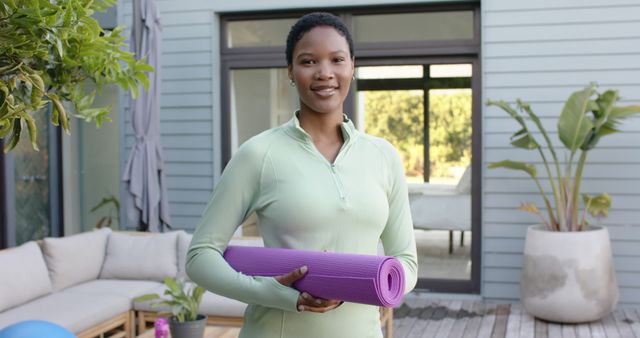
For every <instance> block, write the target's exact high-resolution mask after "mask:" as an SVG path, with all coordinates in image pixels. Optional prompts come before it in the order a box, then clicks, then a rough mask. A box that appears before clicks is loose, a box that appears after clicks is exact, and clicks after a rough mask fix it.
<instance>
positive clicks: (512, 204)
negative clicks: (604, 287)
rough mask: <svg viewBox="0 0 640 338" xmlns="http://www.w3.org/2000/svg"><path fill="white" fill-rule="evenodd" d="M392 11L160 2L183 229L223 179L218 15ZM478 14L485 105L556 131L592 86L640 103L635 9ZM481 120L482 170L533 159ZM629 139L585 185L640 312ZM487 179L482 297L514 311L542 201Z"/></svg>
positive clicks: (635, 142) (496, 119) (560, 5)
mask: <svg viewBox="0 0 640 338" xmlns="http://www.w3.org/2000/svg"><path fill="white" fill-rule="evenodd" d="M405 2H406V3H411V2H415V3H424V2H425V1H405ZM390 3H396V2H394V1H389V0H387V1H379V0H361V1H357V0H350V1H338V0H333V1H330V0H324V1H321V0H318V1H305V2H304V3H303V2H301V1H292V0H277V1H276V0H272V1H248V0H236V1H210V0H189V1H179V2H178V1H172V0H159V1H158V4H159V8H160V12H161V16H162V22H163V27H164V28H163V53H162V67H163V79H162V81H163V83H162V107H161V132H162V142H163V147H164V150H165V158H166V162H167V164H166V167H167V181H168V186H169V187H168V188H169V189H168V190H169V191H168V193H169V199H170V203H171V215H172V220H173V224H174V226H175V227H176V228H185V229H193V228H194V227H195V225H196V223H197V221H198V218H199V216H200V213H201V212H202V210H203V209H204V207H205V204H206V202H207V201H208V198H209V195H210V193H211V191H212V189H213V186H214V183H215V181H216V178H217V177H218V175H219V173H220V160H219V158H220V148H221V142H220V139H219V137H218V135H220V125H219V118H220V84H219V83H220V74H219V67H220V64H219V43H220V42H219V34H220V32H219V20H218V14H219V13H221V12H232V11H233V12H235V11H259V10H274V9H294V8H301V7H306V8H328V7H334V6H360V5H363V6H364V5H380V4H390ZM119 6H120V8H122V9H123V10H121V11H119V22H120V24H126V25H130V22H131V12H132V10H131V1H130V0H126V1H125V0H120V2H119ZM481 11H482V40H483V42H482V47H483V52H482V67H483V74H482V82H483V101H485V100H486V99H487V98H493V99H505V100H513V99H515V98H516V97H522V98H523V99H525V100H527V101H529V102H531V103H532V104H533V108H534V110H535V111H536V112H538V114H540V115H541V116H542V117H543V121H544V123H545V125H546V126H549V128H552V127H553V125H554V121H555V120H554V119H555V117H556V116H557V114H558V113H559V111H560V110H561V108H562V102H563V100H564V99H566V97H567V96H568V94H569V93H570V92H572V91H575V90H577V89H579V88H581V87H583V86H584V85H586V84H587V83H588V82H590V81H598V82H599V83H600V85H601V86H602V87H604V88H607V87H609V86H612V87H616V88H619V89H620V93H621V94H622V96H623V97H625V100H624V101H623V103H628V104H630V103H634V102H635V103H637V102H640V20H639V18H640V4H639V3H638V2H637V0H626V1H624V0H611V1H608V0H563V1H555V0H541V1H511V0H483V1H482V5H481ZM121 13H122V14H121ZM125 34H126V32H125ZM283 38H284V37H283ZM124 109H126V107H123V110H124ZM125 114H126V116H128V111H126V110H125ZM483 116H484V119H483V134H484V135H483V140H484V154H483V161H485V163H488V162H491V161H496V160H501V159H505V158H507V157H509V158H511V159H514V160H518V159H519V160H527V159H531V158H533V157H532V156H533V155H532V154H527V153H523V152H520V151H514V150H512V149H511V148H510V147H509V144H508V139H509V136H510V135H511V134H512V132H513V131H514V128H515V125H514V124H513V122H511V121H510V120H509V119H508V118H507V117H506V116H505V115H504V114H503V113H501V112H500V111H498V110H496V109H493V108H490V109H487V108H485V109H483ZM123 121H124V119H123ZM123 128H125V129H124V130H126V134H127V136H126V140H125V142H123V147H124V145H125V144H126V147H124V148H125V149H123V151H121V154H123V155H122V156H124V158H126V156H127V154H128V153H129V151H130V148H129V147H130V145H131V143H132V138H131V126H130V125H129V123H128V122H123ZM622 129H623V130H625V133H623V134H619V135H614V136H610V137H608V138H607V139H604V140H603V141H602V144H601V147H600V149H598V150H596V151H594V152H593V153H592V154H591V155H590V166H589V167H588V168H587V170H586V172H585V182H584V186H585V192H587V193H597V192H600V191H608V192H609V193H611V195H612V197H613V201H614V202H613V203H614V205H613V208H612V210H611V216H610V217H609V218H608V219H607V221H606V224H607V225H608V226H609V229H610V233H611V237H612V239H613V243H614V255H615V263H616V268H617V271H618V280H619V284H620V287H621V302H622V303H626V304H640V268H639V267H637V266H638V265H637V264H634V262H637V261H638V259H639V258H640V211H638V205H640V120H639V119H637V118H636V119H634V120H632V121H629V123H627V124H625V125H624V126H623V127H622ZM484 173H485V174H484V178H483V204H484V205H483V211H482V214H483V218H484V219H483V231H482V234H483V257H482V264H483V270H482V276H483V277H482V282H483V289H482V290H483V291H482V292H483V296H484V297H485V298H487V299H491V300H516V299H518V298H519V294H518V280H519V277H520V266H521V264H522V255H521V252H522V248H523V238H524V233H525V229H526V227H527V225H528V224H531V223H535V222H536V220H535V219H534V218H532V217H529V216H528V215H526V214H524V213H522V212H519V211H517V210H516V207H517V203H518V202H519V201H526V200H532V201H537V202H539V199H538V197H537V196H536V195H535V187H534V186H533V185H532V184H531V182H529V180H527V179H526V178H524V177H522V176H521V175H519V174H517V173H511V172H508V171H505V170H485V171H484Z"/></svg>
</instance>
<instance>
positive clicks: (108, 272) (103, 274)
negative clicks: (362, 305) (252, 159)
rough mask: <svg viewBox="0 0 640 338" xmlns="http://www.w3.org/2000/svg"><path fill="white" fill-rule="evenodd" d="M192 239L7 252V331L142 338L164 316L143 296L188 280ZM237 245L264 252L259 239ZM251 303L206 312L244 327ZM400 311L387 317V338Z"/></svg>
mask: <svg viewBox="0 0 640 338" xmlns="http://www.w3.org/2000/svg"><path fill="white" fill-rule="evenodd" d="M190 242H191V235H190V234H187V233H186V232H184V231H173V232H168V233H163V234H153V235H149V234H148V233H136V232H116V231H111V230H109V229H101V230H96V231H91V232H85V233H81V234H77V235H73V236H67V237H62V238H45V239H44V240H42V241H37V242H35V241H32V242H28V243H25V244H23V245H21V246H19V247H16V248H11V249H6V250H2V251H0V271H1V272H2V276H1V278H0V330H1V329H2V328H4V327H6V326H8V325H11V324H13V323H17V322H20V321H23V320H34V319H38V320H46V321H50V322H54V323H56V324H59V325H61V326H63V327H65V328H67V329H68V330H70V331H71V332H73V333H74V334H76V335H77V336H78V337H79V338H85V337H87V338H88V337H97V336H100V335H101V334H105V336H107V337H135V336H136V335H137V334H140V333H141V332H144V331H145V330H146V329H147V328H148V327H150V325H149V324H150V323H152V322H153V320H155V318H156V317H157V312H156V311H158V309H157V308H154V307H151V304H149V303H148V302H142V303H140V302H134V301H133V299H134V298H135V297H137V296H140V295H143V294H147V293H160V294H162V293H163V291H164V288H165V287H164V285H163V283H162V281H163V280H164V278H165V277H167V276H168V277H178V278H185V279H187V280H188V277H187V276H186V273H185V262H186V253H187V249H188V246H189V243H190ZM230 244H231V245H250V246H261V245H263V243H262V240H261V239H260V238H257V237H250V238H249V237H242V238H234V239H232V240H231V243H230ZM245 308H246V304H244V303H241V302H238V301H236V300H233V299H229V298H226V297H222V296H219V295H216V294H213V293H211V292H206V293H205V294H204V296H203V300H202V304H201V306H200V312H201V313H203V314H206V315H207V316H208V323H209V324H212V325H233V326H240V325H241V324H242V316H243V313H244V310H245ZM392 320H393V312H392V311H391V310H384V311H381V321H382V325H386V333H387V337H391V335H392V331H391V329H392Z"/></svg>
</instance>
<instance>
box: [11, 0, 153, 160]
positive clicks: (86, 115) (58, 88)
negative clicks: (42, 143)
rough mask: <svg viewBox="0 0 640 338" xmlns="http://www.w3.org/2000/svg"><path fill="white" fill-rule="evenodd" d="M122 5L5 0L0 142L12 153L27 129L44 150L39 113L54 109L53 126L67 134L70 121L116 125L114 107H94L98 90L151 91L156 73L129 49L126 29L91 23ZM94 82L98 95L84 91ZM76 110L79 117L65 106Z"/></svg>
mask: <svg viewBox="0 0 640 338" xmlns="http://www.w3.org/2000/svg"><path fill="white" fill-rule="evenodd" d="M116 2H117V1H116V0H95V1H94V0H3V1H2V4H0V138H3V139H4V140H5V147H4V150H5V152H8V151H10V150H11V149H13V148H15V146H16V145H17V144H18V142H19V141H20V135H21V134H22V133H23V130H24V128H25V126H26V129H27V130H28V133H29V137H30V140H31V144H32V147H33V148H34V149H36V150H38V146H37V142H36V139H37V135H38V130H37V126H36V123H35V120H34V117H33V116H34V115H35V114H44V110H43V109H42V108H43V107H44V106H45V105H47V104H49V103H51V104H52V105H53V107H52V112H51V116H50V120H51V123H53V124H54V125H61V126H62V128H63V129H64V131H65V132H66V133H69V132H70V129H69V116H70V115H73V116H75V117H77V118H81V119H84V120H86V121H95V122H96V124H97V126H98V127H100V126H101V125H102V123H103V122H105V121H110V119H109V117H108V113H109V107H93V101H94V98H95V95H96V92H97V91H100V90H101V88H102V86H104V85H106V84H112V83H116V84H118V85H120V87H122V88H123V89H125V90H131V93H132V95H133V96H134V97H135V96H137V94H138V85H139V84H141V85H143V86H144V87H145V88H147V87H148V83H149V81H148V79H147V77H146V75H145V72H148V71H153V68H152V67H150V66H149V65H147V64H146V63H145V62H144V61H138V60H136V59H135V58H134V56H133V54H132V53H129V52H127V51H125V50H123V49H122V48H123V47H124V46H125V44H124V39H125V38H124V37H122V36H121V35H120V33H121V31H122V28H120V27H118V28H115V29H114V30H112V31H105V30H103V29H102V28H100V25H99V24H98V22H97V21H96V20H95V19H93V18H92V17H91V15H92V14H93V13H94V12H95V11H105V10H106V9H107V8H108V7H110V6H112V5H114V4H115V3H116ZM85 81H91V82H93V83H94V84H95V86H94V87H95V89H93V90H85V89H84V87H83V83H84V82H85ZM64 101H68V102H70V103H71V105H72V107H73V109H72V110H73V113H70V112H68V111H67V109H66V108H65V105H64V104H63V102H64Z"/></svg>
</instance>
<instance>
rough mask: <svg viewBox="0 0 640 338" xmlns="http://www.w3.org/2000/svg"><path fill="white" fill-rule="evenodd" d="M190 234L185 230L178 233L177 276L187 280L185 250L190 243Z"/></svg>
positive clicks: (191, 236)
mask: <svg viewBox="0 0 640 338" xmlns="http://www.w3.org/2000/svg"><path fill="white" fill-rule="evenodd" d="M191 238H193V235H192V234H188V233H186V232H185V231H180V232H179V233H178V278H183V279H185V280H189V276H187V272H186V268H185V265H186V264H187V250H189V245H190V244H191Z"/></svg>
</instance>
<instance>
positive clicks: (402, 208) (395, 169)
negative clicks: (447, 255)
mask: <svg viewBox="0 0 640 338" xmlns="http://www.w3.org/2000/svg"><path fill="white" fill-rule="evenodd" d="M385 143H386V142H385ZM387 145H388V147H389V148H391V149H390V151H388V152H387V154H388V156H387V163H388V166H387V168H389V172H388V177H389V180H390V189H389V192H388V200H389V217H388V219H387V224H386V225H385V228H384V230H383V232H382V235H381V236H380V239H381V240H382V245H383V246H384V251H385V254H386V255H388V256H393V257H395V258H397V259H398V260H399V261H400V262H401V263H402V266H403V267H404V273H405V288H404V292H405V294H406V293H409V292H410V291H411V290H413V288H414V287H415V286H416V282H417V280H418V258H417V253H416V240H415V235H414V233H413V222H412V220H411V211H410V209H409V194H408V192H407V184H406V181H405V177H404V169H403V168H402V161H401V160H400V156H399V155H398V153H397V152H396V150H395V149H394V148H393V146H391V144H388V143H387Z"/></svg>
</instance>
